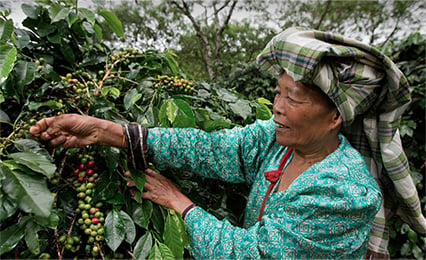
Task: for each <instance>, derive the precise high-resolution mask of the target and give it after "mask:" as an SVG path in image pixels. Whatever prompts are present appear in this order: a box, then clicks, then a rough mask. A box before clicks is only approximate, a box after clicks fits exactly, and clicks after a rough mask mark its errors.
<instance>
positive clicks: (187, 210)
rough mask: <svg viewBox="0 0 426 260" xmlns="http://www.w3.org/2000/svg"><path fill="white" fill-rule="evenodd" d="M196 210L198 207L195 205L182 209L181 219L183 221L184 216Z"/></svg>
mask: <svg viewBox="0 0 426 260" xmlns="http://www.w3.org/2000/svg"><path fill="white" fill-rule="evenodd" d="M196 208H198V206H197V205H195V203H192V204H191V205H189V206H188V207H186V209H184V210H183V212H182V218H183V219H184V220H185V218H186V216H187V215H188V214H189V213H190V212H191V211H193V210H194V209H196Z"/></svg>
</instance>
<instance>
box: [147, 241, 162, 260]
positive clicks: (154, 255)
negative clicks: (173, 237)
mask: <svg viewBox="0 0 426 260" xmlns="http://www.w3.org/2000/svg"><path fill="white" fill-rule="evenodd" d="M157 259H163V258H162V257H161V253H160V249H159V248H158V245H157V244H155V245H154V246H153V247H152V249H151V252H150V253H149V257H148V260H157Z"/></svg>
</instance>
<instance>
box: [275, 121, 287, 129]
mask: <svg viewBox="0 0 426 260" xmlns="http://www.w3.org/2000/svg"><path fill="white" fill-rule="evenodd" d="M275 123H276V124H277V128H288V126H285V125H282V124H280V123H277V122H275Z"/></svg>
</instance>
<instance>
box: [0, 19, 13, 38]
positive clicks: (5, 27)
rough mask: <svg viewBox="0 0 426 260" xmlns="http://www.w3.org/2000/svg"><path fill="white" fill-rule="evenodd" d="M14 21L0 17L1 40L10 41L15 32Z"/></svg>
mask: <svg viewBox="0 0 426 260" xmlns="http://www.w3.org/2000/svg"><path fill="white" fill-rule="evenodd" d="M13 30H14V27H13V21H12V20H6V21H5V20H3V19H0V41H3V42H6V41H8V40H9V39H10V38H11V36H12V33H13Z"/></svg>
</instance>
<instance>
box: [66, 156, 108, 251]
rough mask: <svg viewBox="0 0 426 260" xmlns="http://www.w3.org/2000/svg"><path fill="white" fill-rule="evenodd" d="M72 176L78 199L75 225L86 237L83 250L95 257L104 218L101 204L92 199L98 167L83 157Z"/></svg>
mask: <svg viewBox="0 0 426 260" xmlns="http://www.w3.org/2000/svg"><path fill="white" fill-rule="evenodd" d="M80 155H81V154H80ZM80 155H79V156H80ZM72 174H73V175H74V176H75V178H77V179H76V181H74V186H75V187H76V191H77V198H78V207H77V209H76V214H78V216H79V217H78V220H77V223H78V225H79V226H80V229H81V230H82V231H83V232H84V234H86V236H87V245H86V248H85V250H86V252H87V253H91V254H92V256H97V255H98V254H99V250H100V249H99V243H100V242H102V241H103V240H104V239H105V237H104V228H103V225H102V223H104V221H105V218H104V213H103V212H102V211H101V208H102V206H103V204H102V202H97V203H95V202H94V201H93V199H92V198H93V195H94V186H95V184H96V180H97V178H98V176H99V174H98V166H96V162H95V161H94V160H93V156H92V155H88V154H86V155H83V156H82V157H81V158H80V164H78V165H77V166H76V167H75V169H74V171H73V173H72ZM96 242H97V243H96Z"/></svg>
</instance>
